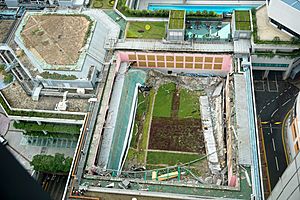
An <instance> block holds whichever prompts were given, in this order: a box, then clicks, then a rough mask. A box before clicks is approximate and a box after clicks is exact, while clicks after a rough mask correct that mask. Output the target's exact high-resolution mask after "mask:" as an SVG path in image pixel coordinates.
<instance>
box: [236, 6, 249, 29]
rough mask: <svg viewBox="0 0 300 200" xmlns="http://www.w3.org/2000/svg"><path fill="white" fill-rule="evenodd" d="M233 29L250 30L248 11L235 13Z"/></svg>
mask: <svg viewBox="0 0 300 200" xmlns="http://www.w3.org/2000/svg"><path fill="white" fill-rule="evenodd" d="M235 27H236V30H245V31H250V30H251V23H250V13H249V11H248V10H236V11H235Z"/></svg>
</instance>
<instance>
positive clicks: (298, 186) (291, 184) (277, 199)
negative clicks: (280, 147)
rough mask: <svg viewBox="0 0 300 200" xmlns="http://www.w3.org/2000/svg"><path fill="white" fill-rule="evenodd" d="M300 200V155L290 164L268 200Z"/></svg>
mask: <svg viewBox="0 0 300 200" xmlns="http://www.w3.org/2000/svg"><path fill="white" fill-rule="evenodd" d="M299 199H300V154H299V153H298V154H297V156H296V158H295V159H294V160H293V161H292V162H291V163H290V164H289V166H288V167H287V169H286V170H285V171H284V173H283V174H282V176H281V177H280V179H279V181H278V183H277V184H276V186H275V188H274V189H273V191H272V193H271V195H270V196H269V198H268V200H299Z"/></svg>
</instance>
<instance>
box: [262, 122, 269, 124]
mask: <svg viewBox="0 0 300 200" xmlns="http://www.w3.org/2000/svg"><path fill="white" fill-rule="evenodd" d="M260 123H261V124H268V123H269V122H260Z"/></svg>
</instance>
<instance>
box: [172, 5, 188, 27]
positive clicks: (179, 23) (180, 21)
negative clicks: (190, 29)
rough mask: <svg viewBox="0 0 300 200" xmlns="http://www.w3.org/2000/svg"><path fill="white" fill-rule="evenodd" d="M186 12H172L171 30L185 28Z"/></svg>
mask: <svg viewBox="0 0 300 200" xmlns="http://www.w3.org/2000/svg"><path fill="white" fill-rule="evenodd" d="M184 18H185V11H184V10H171V11H170V17H169V29H183V28H184Z"/></svg>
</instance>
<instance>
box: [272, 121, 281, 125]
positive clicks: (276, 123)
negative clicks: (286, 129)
mask: <svg viewBox="0 0 300 200" xmlns="http://www.w3.org/2000/svg"><path fill="white" fill-rule="evenodd" d="M274 124H276V125H278V124H282V122H275V123H274Z"/></svg>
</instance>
